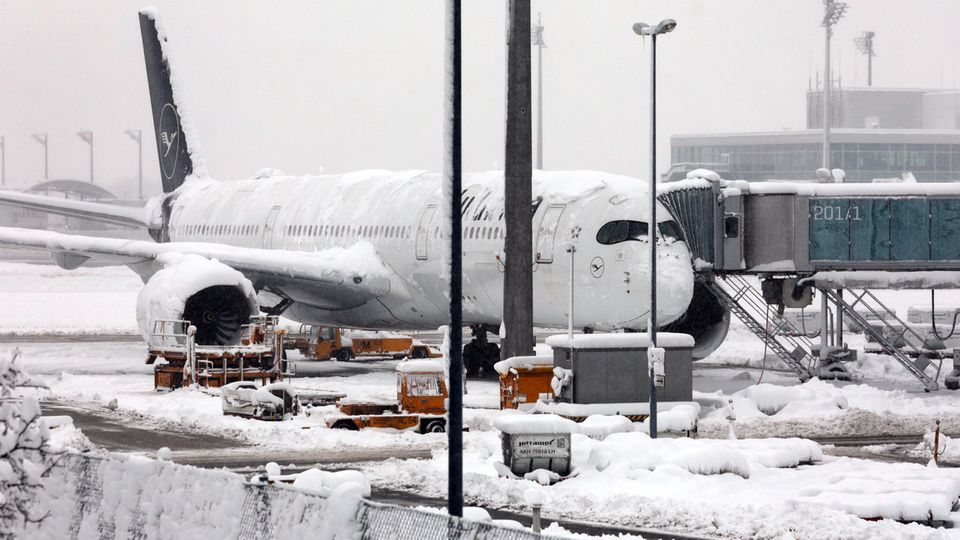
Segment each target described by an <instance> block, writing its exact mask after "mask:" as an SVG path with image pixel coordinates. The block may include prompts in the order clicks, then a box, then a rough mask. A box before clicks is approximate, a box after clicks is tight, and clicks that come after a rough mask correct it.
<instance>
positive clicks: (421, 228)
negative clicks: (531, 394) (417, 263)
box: [416, 204, 437, 261]
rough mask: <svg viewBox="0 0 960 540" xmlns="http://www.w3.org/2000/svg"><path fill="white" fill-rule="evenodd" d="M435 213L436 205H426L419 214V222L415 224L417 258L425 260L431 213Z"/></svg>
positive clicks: (431, 219)
mask: <svg viewBox="0 0 960 540" xmlns="http://www.w3.org/2000/svg"><path fill="white" fill-rule="evenodd" d="M436 213H437V205H435V204H431V205H429V206H427V207H426V208H425V209H424V211H423V214H420V223H419V224H418V225H417V250H416V251H417V259H418V260H421V261H425V260H427V242H428V240H429V238H430V222H431V221H433V215H434V214H436Z"/></svg>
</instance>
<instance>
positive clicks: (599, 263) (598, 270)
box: [590, 257, 603, 278]
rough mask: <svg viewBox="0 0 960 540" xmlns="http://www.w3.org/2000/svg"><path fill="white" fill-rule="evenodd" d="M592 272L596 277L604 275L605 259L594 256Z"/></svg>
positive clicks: (591, 263)
mask: <svg viewBox="0 0 960 540" xmlns="http://www.w3.org/2000/svg"><path fill="white" fill-rule="evenodd" d="M590 274H591V275H592V276H593V277H595V278H599V277H600V276H602V275H603V259H601V258H600V257H594V258H593V260H592V261H590Z"/></svg>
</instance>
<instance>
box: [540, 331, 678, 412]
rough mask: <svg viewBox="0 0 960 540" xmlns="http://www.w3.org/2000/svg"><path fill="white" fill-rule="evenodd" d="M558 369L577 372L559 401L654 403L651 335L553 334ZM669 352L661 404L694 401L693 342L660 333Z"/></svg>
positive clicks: (659, 393)
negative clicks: (651, 398)
mask: <svg viewBox="0 0 960 540" xmlns="http://www.w3.org/2000/svg"><path fill="white" fill-rule="evenodd" d="M547 345H549V346H550V347H552V348H553V365H554V366H555V367H558V368H563V369H567V370H570V371H572V375H573V377H572V380H571V381H570V383H569V384H567V385H566V386H564V387H563V390H562V391H561V393H560V395H559V396H557V401H560V402H567V403H637V402H645V401H649V400H650V367H649V365H648V364H647V349H648V348H649V346H650V339H649V336H648V335H647V334H645V333H644V334H578V335H574V336H573V339H570V337H569V336H567V335H566V334H564V335H557V336H550V337H548V338H547ZM657 345H658V346H659V347H660V348H662V349H664V350H665V357H664V375H665V377H664V386H663V388H658V389H657V399H658V400H660V401H691V400H692V399H693V356H692V351H693V345H694V341H693V338H692V337H690V336H688V335H687V334H675V333H670V332H661V333H657Z"/></svg>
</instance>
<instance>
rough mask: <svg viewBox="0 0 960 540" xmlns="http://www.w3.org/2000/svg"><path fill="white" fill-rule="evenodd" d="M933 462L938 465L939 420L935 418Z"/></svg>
mask: <svg viewBox="0 0 960 540" xmlns="http://www.w3.org/2000/svg"><path fill="white" fill-rule="evenodd" d="M933 462H934V463H936V464H937V465H938V466H939V465H940V420H937V430H936V431H934V432H933Z"/></svg>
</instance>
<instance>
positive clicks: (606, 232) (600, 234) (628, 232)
mask: <svg viewBox="0 0 960 540" xmlns="http://www.w3.org/2000/svg"><path fill="white" fill-rule="evenodd" d="M648 235H649V227H648V225H647V224H646V223H643V222H641V221H630V220H620V221H611V222H609V223H606V224H605V225H604V226H603V227H600V230H599V231H597V242H598V243H600V244H603V245H607V246H609V245H612V244H619V243H620V242H626V241H628V240H640V239H641V238H644V237H646V236H648Z"/></svg>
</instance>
